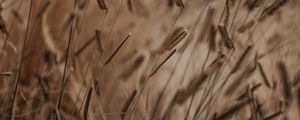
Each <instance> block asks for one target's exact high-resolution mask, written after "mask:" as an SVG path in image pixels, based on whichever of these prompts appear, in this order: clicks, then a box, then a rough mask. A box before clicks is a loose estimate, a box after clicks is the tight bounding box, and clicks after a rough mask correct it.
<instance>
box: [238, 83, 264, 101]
mask: <svg viewBox="0 0 300 120" xmlns="http://www.w3.org/2000/svg"><path fill="white" fill-rule="evenodd" d="M259 87H261V84H255V85H254V86H253V87H252V88H251V89H250V91H251V92H254V91H256V90H257V89H258V88H259ZM248 97H249V96H248V94H247V91H245V92H243V93H242V94H241V95H240V96H239V97H238V98H237V99H236V100H238V101H242V100H244V99H246V98H248Z"/></svg>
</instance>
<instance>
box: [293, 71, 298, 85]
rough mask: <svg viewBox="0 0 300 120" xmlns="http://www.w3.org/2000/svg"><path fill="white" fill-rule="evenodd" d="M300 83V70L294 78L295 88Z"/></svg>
mask: <svg viewBox="0 0 300 120" xmlns="http://www.w3.org/2000/svg"><path fill="white" fill-rule="evenodd" d="M299 83H300V70H299V71H298V72H297V73H296V75H295V76H294V78H293V86H294V87H297V86H298V85H299Z"/></svg>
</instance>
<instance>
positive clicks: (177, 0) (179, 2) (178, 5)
mask: <svg viewBox="0 0 300 120" xmlns="http://www.w3.org/2000/svg"><path fill="white" fill-rule="evenodd" d="M175 3H176V5H177V7H180V8H184V4H183V2H182V0H175Z"/></svg>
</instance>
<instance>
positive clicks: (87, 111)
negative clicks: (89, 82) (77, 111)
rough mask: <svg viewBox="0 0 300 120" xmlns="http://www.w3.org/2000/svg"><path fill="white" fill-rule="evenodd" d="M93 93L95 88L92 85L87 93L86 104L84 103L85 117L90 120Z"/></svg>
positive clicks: (85, 119)
mask: <svg viewBox="0 0 300 120" xmlns="http://www.w3.org/2000/svg"><path fill="white" fill-rule="evenodd" d="M92 94H93V88H92V87H90V89H89V92H88V94H87V98H86V100H85V105H84V110H83V119H84V120H88V115H89V108H90V103H91V98H92Z"/></svg>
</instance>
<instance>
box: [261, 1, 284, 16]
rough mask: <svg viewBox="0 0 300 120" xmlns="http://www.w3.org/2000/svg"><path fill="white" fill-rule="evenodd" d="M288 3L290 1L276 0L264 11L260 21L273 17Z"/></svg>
mask: <svg viewBox="0 0 300 120" xmlns="http://www.w3.org/2000/svg"><path fill="white" fill-rule="evenodd" d="M287 1H288V0H276V1H275V2H274V3H272V4H271V5H270V6H268V7H267V8H265V9H264V10H263V11H262V13H261V16H260V18H259V19H258V20H259V21H262V20H264V19H265V17H267V16H272V15H273V14H274V13H275V12H276V11H277V10H278V9H279V8H280V7H282V6H283V5H284V4H285V3H287Z"/></svg>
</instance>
